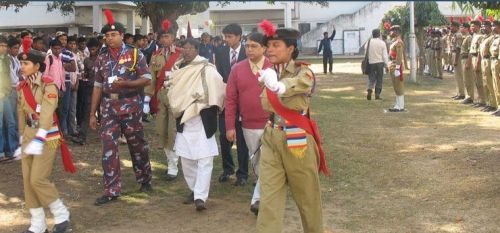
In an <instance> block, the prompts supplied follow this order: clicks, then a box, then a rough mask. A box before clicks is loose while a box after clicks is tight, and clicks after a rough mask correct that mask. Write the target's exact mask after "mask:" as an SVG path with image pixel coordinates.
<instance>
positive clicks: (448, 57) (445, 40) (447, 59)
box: [441, 34, 453, 69]
mask: <svg viewBox="0 0 500 233" xmlns="http://www.w3.org/2000/svg"><path fill="white" fill-rule="evenodd" d="M441 44H442V45H443V49H444V56H443V61H442V62H443V65H444V67H446V68H448V65H453V62H452V50H453V48H452V46H451V36H450V35H449V34H446V35H444V36H443V37H441ZM441 69H443V67H441Z"/></svg>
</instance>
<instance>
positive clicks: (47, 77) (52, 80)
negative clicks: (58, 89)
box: [42, 76, 54, 84]
mask: <svg viewBox="0 0 500 233" xmlns="http://www.w3.org/2000/svg"><path fill="white" fill-rule="evenodd" d="M42 82H43V83H45V84H50V83H54V79H52V78H51V77H49V76H43V77H42Z"/></svg>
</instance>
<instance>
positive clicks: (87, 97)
mask: <svg viewBox="0 0 500 233" xmlns="http://www.w3.org/2000/svg"><path fill="white" fill-rule="evenodd" d="M93 90H94V83H93V82H89V81H82V82H80V85H79V88H78V97H79V98H81V102H80V103H79V105H78V106H77V107H79V108H80V111H81V116H80V117H81V118H80V120H81V121H80V138H81V139H82V140H84V141H86V140H87V132H88V129H89V121H90V105H91V102H92V92H93Z"/></svg>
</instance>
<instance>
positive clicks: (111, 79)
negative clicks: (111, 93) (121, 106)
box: [108, 75, 118, 84]
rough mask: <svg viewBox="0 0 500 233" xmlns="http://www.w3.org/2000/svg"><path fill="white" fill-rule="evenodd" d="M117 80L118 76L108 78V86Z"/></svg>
mask: <svg viewBox="0 0 500 233" xmlns="http://www.w3.org/2000/svg"><path fill="white" fill-rule="evenodd" d="M117 78H118V76H116V75H113V76H110V77H108V84H111V83H113V82H114V81H115V80H116V79H117Z"/></svg>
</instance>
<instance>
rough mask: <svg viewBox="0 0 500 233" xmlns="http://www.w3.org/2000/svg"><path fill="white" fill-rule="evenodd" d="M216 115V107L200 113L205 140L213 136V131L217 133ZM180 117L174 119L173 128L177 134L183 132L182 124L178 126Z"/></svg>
mask: <svg viewBox="0 0 500 233" xmlns="http://www.w3.org/2000/svg"><path fill="white" fill-rule="evenodd" d="M217 113H218V107H217V106H211V107H210V108H205V109H203V110H201V111H200V116H201V121H202V122H203V128H204V129H205V134H206V136H207V138H211V137H212V136H214V134H215V131H217ZM181 119H182V115H181V116H180V117H179V118H177V119H175V127H176V128H177V132H178V133H182V132H183V131H184V124H180V122H181Z"/></svg>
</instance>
